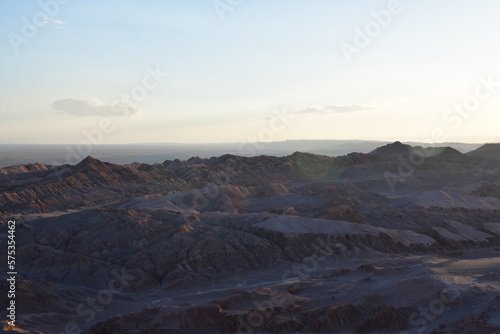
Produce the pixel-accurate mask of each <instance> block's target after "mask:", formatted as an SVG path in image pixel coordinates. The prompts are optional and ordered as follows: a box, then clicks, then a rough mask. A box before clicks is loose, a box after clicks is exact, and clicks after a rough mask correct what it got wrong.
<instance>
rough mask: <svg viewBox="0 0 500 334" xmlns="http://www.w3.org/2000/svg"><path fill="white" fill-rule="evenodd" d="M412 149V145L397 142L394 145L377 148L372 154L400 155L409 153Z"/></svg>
mask: <svg viewBox="0 0 500 334" xmlns="http://www.w3.org/2000/svg"><path fill="white" fill-rule="evenodd" d="M411 148H412V146H411V145H407V144H403V143H401V142H400V141H395V142H394V143H392V144H387V145H384V146H380V147H377V148H376V149H375V150H373V151H371V152H370V154H383V155H399V154H405V153H408V152H409V151H410V150H411Z"/></svg>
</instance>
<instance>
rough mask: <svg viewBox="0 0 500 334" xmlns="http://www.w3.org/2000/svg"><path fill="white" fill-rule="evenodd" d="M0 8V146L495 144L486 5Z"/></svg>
mask: <svg viewBox="0 0 500 334" xmlns="http://www.w3.org/2000/svg"><path fill="white" fill-rule="evenodd" d="M0 6H1V10H0V32H1V35H2V40H1V49H0V50H1V53H0V64H1V65H0V66H1V72H0V73H1V81H0V112H1V118H2V119H1V123H0V124H1V125H0V143H73V144H74V143H79V142H81V141H82V140H86V139H85V138H87V137H89V136H90V137H91V138H93V140H95V141H96V142H97V141H99V142H103V143H140V142H243V141H247V140H249V138H250V139H252V138H253V139H255V140H286V139H380V140H414V141H426V142H441V141H451V140H454V141H463V142H486V141H488V142H492V141H496V142H498V141H500V131H499V124H500V112H499V111H500V38H499V37H498V34H499V33H500V20H499V19H498V13H499V12H500V3H499V2H498V0H481V1H471V0H468V1H465V0H446V1H445V0H432V1H431V0H418V1H417V0H413V1H411V0H401V1H375V0H365V1H352V0H342V1H341V0H337V1H333V0H274V1H269V0H251V1H250V0H216V1H213V0H193V1H179V0H178V1H173V0H170V1H168V0H161V1H160V0H157V1H144V0H143V1H139V0H136V1H127V0H119V1H118V0H116V1H110V0H105V1H103V0H101V1H96V0H85V1H83V0H59V1H57V0H42V1H28V0H26V1H18V0H5V1H2V3H1V5H0ZM33 26H34V27H33ZM34 28H35V29H34ZM167 73H168V74H167ZM125 111H126V113H125ZM125 114H126V115H125ZM276 115H279V116H276ZM92 136H93V137H92ZM101 139H102V140H101Z"/></svg>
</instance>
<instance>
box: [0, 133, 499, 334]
mask: <svg viewBox="0 0 500 334" xmlns="http://www.w3.org/2000/svg"><path fill="white" fill-rule="evenodd" d="M0 189H1V192H0V215H1V218H2V219H1V221H2V223H1V230H2V240H1V243H2V245H4V246H5V247H6V244H7V230H8V226H7V222H8V221H9V220H11V221H13V220H15V222H16V226H17V227H16V245H17V249H16V256H17V259H16V261H17V272H18V275H17V291H16V308H17V316H16V326H15V327H13V326H9V325H8V323H7V321H3V322H2V326H3V331H4V332H7V333H11V332H12V333H44V334H49V333H86V334H105V333H131V334H132V333H133V334H139V333H141V334H143V333H144V334H145V333H401V334H408V333H435V334H438V333H439V334H445V333H450V334H451V333H454V334H459V333H460V334H463V333H470V334H482V333H484V334H487V333H499V332H500V313H499V312H500V144H486V145H483V146H481V147H479V148H478V149H475V150H473V151H471V152H468V153H465V154H464V153H461V152H459V151H457V150H455V149H453V148H451V147H441V148H423V147H416V146H410V145H406V144H402V143H400V142H395V143H392V144H388V145H384V146H381V147H379V148H377V149H375V150H373V151H372V152H370V153H366V154H363V153H350V154H346V155H343V156H338V157H330V156H323V155H315V154H310V153H300V152H295V153H293V154H291V155H288V156H283V157H276V156H265V155H261V156H256V157H241V156H237V155H229V154H226V155H222V156H219V157H212V158H198V157H193V158H190V159H188V160H177V159H175V160H166V161H164V162H161V163H154V164H146V163H132V164H126V165H117V164H112V163H107V162H103V161H101V160H98V159H94V158H92V157H87V158H85V159H83V160H82V161H81V162H79V163H77V164H74V165H70V164H66V165H59V166H56V165H46V164H39V163H37V164H24V165H16V166H11V167H4V168H1V169H0ZM2 275H4V276H5V273H2ZM7 278H8V277H2V291H4V290H5V291H7V290H8V288H9V286H8V285H9V282H8V281H7ZM1 301H2V305H1V307H2V308H3V309H4V310H5V309H6V308H7V307H8V306H9V305H8V304H7V299H2V300H1Z"/></svg>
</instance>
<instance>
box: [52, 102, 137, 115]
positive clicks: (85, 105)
mask: <svg viewBox="0 0 500 334" xmlns="http://www.w3.org/2000/svg"><path fill="white" fill-rule="evenodd" d="M52 109H54V110H55V111H56V112H57V113H59V114H68V115H73V116H78V117H91V116H98V117H104V116H106V117H109V116H111V117H112V116H121V115H124V113H126V115H128V116H138V115H140V113H141V109H139V108H134V107H131V106H127V105H124V104H120V105H112V104H107V103H106V102H104V101H102V100H99V99H88V100H78V99H71V98H69V99H60V100H57V101H55V102H54V103H52Z"/></svg>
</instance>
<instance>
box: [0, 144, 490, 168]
mask: <svg viewBox="0 0 500 334" xmlns="http://www.w3.org/2000/svg"><path fill="white" fill-rule="evenodd" d="M385 144H389V142H384V141H364V140H287V141H277V142H268V143H250V142H248V143H245V142H242V143H219V144H179V143H144V144H127V145H125V144H124V145H92V146H91V145H80V146H78V145H31V144H26V145H25V144H23V145H0V167H6V166H13V165H19V164H27V163H34V162H38V163H43V164H53V165H63V164H66V163H70V164H75V163H77V162H79V161H80V160H82V159H83V158H85V157H86V156H88V155H91V156H93V157H95V158H97V159H100V160H103V161H107V162H112V163H116V164H127V163H132V162H140V163H150V164H151V163H155V162H158V161H163V160H165V159H172V160H173V159H181V160H187V159H189V158H190V157H194V156H198V157H200V158H210V157H214V156H220V155H223V154H226V153H227V154H233V155H239V156H258V155H271V156H285V155H289V154H292V153H293V152H297V151H298V152H307V153H314V154H321V155H326V156H332V157H334V156H341V155H346V154H348V153H351V152H359V153H368V152H371V151H373V150H374V149H375V148H377V147H380V146H382V145H385ZM405 144H408V145H412V146H423V147H430V146H443V147H445V146H449V147H452V148H454V149H456V150H458V151H460V152H462V153H467V152H470V151H473V150H475V149H477V148H478V147H480V146H481V144H466V143H439V144H429V143H418V142H407V143H405Z"/></svg>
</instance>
